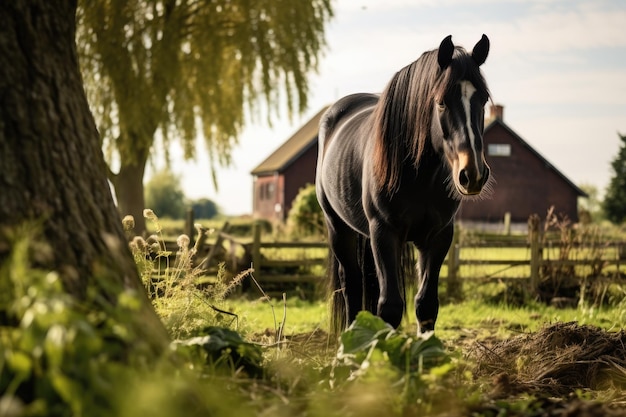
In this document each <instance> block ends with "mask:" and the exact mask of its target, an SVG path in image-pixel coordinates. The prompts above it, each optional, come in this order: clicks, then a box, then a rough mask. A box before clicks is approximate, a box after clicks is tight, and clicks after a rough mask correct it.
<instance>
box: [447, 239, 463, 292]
mask: <svg viewBox="0 0 626 417" xmlns="http://www.w3.org/2000/svg"><path fill="white" fill-rule="evenodd" d="M459 234H460V233H459V232H458V231H457V229H456V228H455V229H454V235H453V236H452V244H451V245H450V250H449V251H448V280H447V295H448V298H449V299H458V298H460V296H461V282H460V281H459V258H460V256H461V246H460V245H459Z"/></svg>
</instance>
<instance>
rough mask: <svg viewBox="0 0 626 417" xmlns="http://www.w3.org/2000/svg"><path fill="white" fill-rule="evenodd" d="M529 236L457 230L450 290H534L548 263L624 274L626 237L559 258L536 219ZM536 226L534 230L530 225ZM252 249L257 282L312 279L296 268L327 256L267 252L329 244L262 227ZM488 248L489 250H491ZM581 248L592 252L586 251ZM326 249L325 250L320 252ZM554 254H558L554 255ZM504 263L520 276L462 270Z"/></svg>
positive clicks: (448, 266)
mask: <svg viewBox="0 0 626 417" xmlns="http://www.w3.org/2000/svg"><path fill="white" fill-rule="evenodd" d="M530 227H531V229H530V230H529V234H528V236H526V237H525V238H521V239H518V240H501V241H496V240H493V241H491V242H473V243H471V244H467V245H463V244H462V243H461V242H459V237H458V234H457V235H455V240H454V241H453V243H452V245H451V248H450V251H449V252H448V256H447V257H446V260H445V261H444V268H443V271H442V279H443V280H446V281H447V284H448V290H449V291H454V288H455V287H458V286H459V285H460V280H461V279H482V280H485V279H486V280H509V279H524V280H526V281H527V282H528V285H529V287H530V288H529V289H530V291H534V290H535V289H536V288H537V286H538V285H539V283H540V279H541V276H540V275H541V274H542V271H543V274H545V273H546V271H547V270H548V269H549V268H553V269H556V268H565V267H573V268H576V267H591V268H595V269H596V270H598V269H601V270H607V268H610V269H611V270H613V269H614V271H615V273H616V274H626V250H625V249H626V242H609V243H607V244H603V245H601V247H599V245H585V244H575V245H572V246H573V248H574V249H575V250H576V251H578V255H579V257H577V258H575V259H559V258H558V256H561V255H560V253H559V252H560V251H561V250H564V249H562V248H560V247H559V246H558V244H555V243H554V242H551V241H545V242H544V241H542V239H541V234H540V233H539V230H538V229H537V227H538V224H536V225H531V226H530ZM532 227H534V228H535V230H533V229H532ZM249 249H250V250H251V256H250V258H251V260H252V265H253V267H254V270H255V277H256V279H257V280H259V281H260V282H316V281H320V280H323V279H324V276H323V272H322V273H320V274H317V275H316V274H299V273H298V269H299V267H311V266H317V265H322V266H323V265H325V264H326V256H321V257H320V256H313V257H306V258H299V259H272V258H271V257H270V256H269V255H267V254H266V253H267V252H268V251H267V250H268V249H274V250H282V249H292V250H293V249H301V250H302V251H309V250H318V249H325V250H327V249H328V245H327V244H326V243H323V242H293V241H289V242H277V241H271V242H270V241H263V239H262V235H261V230H260V227H255V228H253V241H252V243H251V244H250V245H249ZM475 249H479V250H480V259H474V258H472V257H470V256H465V252H466V251H468V250H469V251H471V250H475ZM489 249H493V251H490V250H489ZM502 249H520V250H525V252H526V254H525V256H524V257H523V258H522V259H519V258H518V259H512V257H510V258H509V259H507V258H504V259H502V258H498V257H497V256H493V257H490V255H497V252H498V250H502ZM585 252H594V253H593V254H591V255H589V254H588V253H585ZM324 253H325V254H326V252H324ZM553 256H556V257H557V258H556V259H555V258H553ZM497 266H502V268H501V269H500V270H499V271H500V272H502V271H504V270H509V269H512V268H519V267H525V268H526V271H524V272H523V273H521V274H519V276H516V277H514V278H513V277H511V276H502V275H500V276H498V275H497V274H495V275H494V274H483V275H482V276H481V275H480V274H479V275H478V276H477V275H476V274H471V276H469V275H466V276H464V274H463V272H462V271H463V270H464V269H467V268H472V267H473V268H477V267H492V268H493V267H497ZM280 268H294V271H293V273H290V274H285V273H276V272H273V270H276V269H280Z"/></svg>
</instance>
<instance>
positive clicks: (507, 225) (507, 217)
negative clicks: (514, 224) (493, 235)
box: [504, 211, 511, 236]
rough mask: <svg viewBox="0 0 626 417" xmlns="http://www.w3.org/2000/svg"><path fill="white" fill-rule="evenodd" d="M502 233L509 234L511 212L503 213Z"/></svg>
mask: <svg viewBox="0 0 626 417" xmlns="http://www.w3.org/2000/svg"><path fill="white" fill-rule="evenodd" d="M504 234H505V235H506V236H511V212H510V211H507V212H506V213H504Z"/></svg>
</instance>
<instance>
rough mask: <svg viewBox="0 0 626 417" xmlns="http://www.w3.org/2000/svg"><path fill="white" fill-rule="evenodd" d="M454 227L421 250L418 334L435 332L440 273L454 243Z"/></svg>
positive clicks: (417, 301)
mask: <svg viewBox="0 0 626 417" xmlns="http://www.w3.org/2000/svg"><path fill="white" fill-rule="evenodd" d="M453 234H454V226H453V225H450V226H448V227H446V228H445V229H444V230H442V231H441V232H440V233H439V234H437V235H436V236H435V237H434V238H433V239H432V240H431V241H430V242H429V243H428V246H427V247H423V248H419V249H420V259H419V269H420V270H419V276H420V288H419V291H418V292H417V295H416V296H415V315H416V317H417V332H418V333H424V332H428V331H433V330H435V322H436V321H437V314H438V313H439V292H438V286H439V272H440V270H441V265H442V264H443V260H444V259H445V257H446V254H447V253H448V249H449V248H450V244H451V243H452V235H453Z"/></svg>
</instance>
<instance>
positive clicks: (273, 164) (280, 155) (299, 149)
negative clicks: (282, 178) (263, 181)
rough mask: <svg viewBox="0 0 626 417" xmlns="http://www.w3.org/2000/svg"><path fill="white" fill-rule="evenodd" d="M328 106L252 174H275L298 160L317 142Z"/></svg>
mask: <svg viewBox="0 0 626 417" xmlns="http://www.w3.org/2000/svg"><path fill="white" fill-rule="evenodd" d="M326 109H328V106H326V107H324V108H323V109H322V110H320V111H319V112H318V113H317V114H316V115H315V116H313V117H312V118H311V119H310V120H309V121H308V122H306V123H305V124H304V125H303V126H302V127H301V128H300V129H298V131H296V133H294V134H293V136H291V137H290V138H289V139H287V141H286V142H285V143H283V144H282V145H281V146H280V147H279V148H278V149H276V150H275V151H274V152H273V153H272V154H271V155H270V156H268V157H267V159H265V160H264V161H263V162H261V163H260V164H259V165H258V166H257V167H256V168H254V169H253V170H252V172H251V174H252V175H264V174H273V173H275V172H282V171H284V170H285V169H286V168H287V167H289V165H291V164H292V163H293V162H294V161H296V160H297V159H298V158H299V157H300V156H301V155H302V154H303V153H304V152H305V151H306V150H307V149H309V148H310V147H311V146H313V145H315V144H316V143H317V131H318V128H319V123H320V119H321V118H322V115H323V114H324V112H325V111H326Z"/></svg>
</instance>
